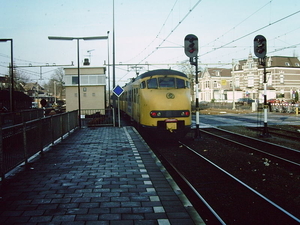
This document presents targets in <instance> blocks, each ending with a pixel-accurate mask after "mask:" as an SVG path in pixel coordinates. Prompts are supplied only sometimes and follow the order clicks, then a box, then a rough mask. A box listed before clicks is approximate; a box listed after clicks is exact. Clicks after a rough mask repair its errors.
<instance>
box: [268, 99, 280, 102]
mask: <svg viewBox="0 0 300 225" xmlns="http://www.w3.org/2000/svg"><path fill="white" fill-rule="evenodd" d="M267 102H268V103H277V102H279V100H277V99H274V98H272V99H269V100H268V101H267Z"/></svg>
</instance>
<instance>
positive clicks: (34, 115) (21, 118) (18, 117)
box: [0, 109, 44, 127]
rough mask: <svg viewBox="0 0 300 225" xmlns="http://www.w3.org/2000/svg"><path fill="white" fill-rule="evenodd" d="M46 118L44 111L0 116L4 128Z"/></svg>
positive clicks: (27, 111)
mask: <svg viewBox="0 0 300 225" xmlns="http://www.w3.org/2000/svg"><path fill="white" fill-rule="evenodd" d="M43 116H44V110H43V109H28V110H22V111H20V112H8V113H1V114H0V120H1V121H0V123H1V124H2V127H6V126H12V125H15V124H20V123H23V122H26V121H30V120H34V119H38V118H41V117H43Z"/></svg>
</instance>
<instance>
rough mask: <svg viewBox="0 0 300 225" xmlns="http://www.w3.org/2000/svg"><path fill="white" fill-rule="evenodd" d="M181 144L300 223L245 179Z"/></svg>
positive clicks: (298, 220)
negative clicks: (242, 179) (245, 181)
mask: <svg viewBox="0 0 300 225" xmlns="http://www.w3.org/2000/svg"><path fill="white" fill-rule="evenodd" d="M179 143H180V144H182V145H183V146H185V147H186V148H187V149H188V150H190V151H191V152H193V153H194V154H196V155H197V156H199V157H201V158H202V159H204V160H205V161H207V162H208V163H210V164H211V165H213V166H214V167H216V168H218V169H219V170H220V171H222V172H223V173H225V174H226V175H228V176H229V177H231V178H232V179H234V180H235V181H237V182H238V183H239V184H241V185H243V186H244V187H246V188H247V189H248V190H250V191H252V192H253V193H255V194H256V195H258V196H259V197H261V198H262V199H264V200H265V201H267V202H268V203H270V204H271V205H272V206H274V207H275V208H277V209H278V210H280V211H281V212H283V213H284V214H286V215H287V216H289V217H290V218H292V219H293V220H295V221H297V222H298V223H300V218H297V217H296V216H294V215H293V214H291V213H290V212H288V211H286V210H285V209H283V208H282V207H281V206H279V205H277V204H276V203H275V202H273V201H271V200H270V199H268V198H267V197H265V196H264V195H262V194H261V193H259V192H258V191H256V190H254V189H253V188H252V187H250V186H249V185H247V184H246V183H244V182H243V181H241V180H239V179H238V178H236V177H235V176H233V175H232V174H230V173H229V172H227V171H226V170H224V169H222V168H221V167H219V166H218V165H217V164H215V163H213V162H212V161H210V160H209V159H207V158H205V157H204V156H203V155H201V154H200V153H198V152H197V151H195V150H194V149H192V148H190V147H189V146H187V145H186V144H184V143H182V142H181V141H179Z"/></svg>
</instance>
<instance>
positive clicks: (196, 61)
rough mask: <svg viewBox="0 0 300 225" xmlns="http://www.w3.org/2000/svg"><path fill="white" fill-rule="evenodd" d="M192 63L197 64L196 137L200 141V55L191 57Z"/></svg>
mask: <svg viewBox="0 0 300 225" xmlns="http://www.w3.org/2000/svg"><path fill="white" fill-rule="evenodd" d="M190 63H191V64H192V65H194V66H195V72H196V129H195V135H194V139H195V141H199V140H200V139H201V135H200V129H199V127H200V119H199V117H200V108H199V81H198V56H196V57H191V58H190Z"/></svg>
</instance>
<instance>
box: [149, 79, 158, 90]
mask: <svg viewBox="0 0 300 225" xmlns="http://www.w3.org/2000/svg"><path fill="white" fill-rule="evenodd" d="M147 86H148V88H149V89H156V88H158V85H157V79H156V78H152V79H149V80H147Z"/></svg>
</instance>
